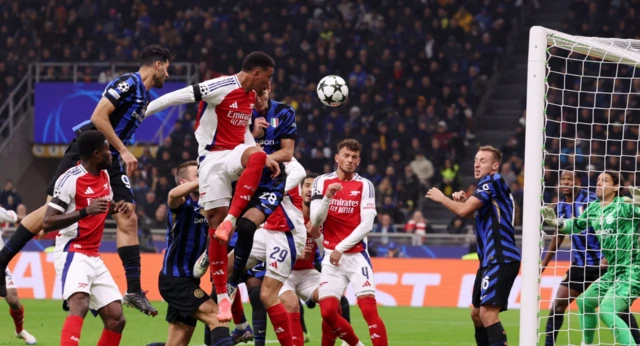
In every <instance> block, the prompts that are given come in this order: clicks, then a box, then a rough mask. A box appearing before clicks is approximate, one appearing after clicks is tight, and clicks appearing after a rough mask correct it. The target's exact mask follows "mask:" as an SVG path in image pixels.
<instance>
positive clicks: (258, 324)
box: [249, 286, 267, 346]
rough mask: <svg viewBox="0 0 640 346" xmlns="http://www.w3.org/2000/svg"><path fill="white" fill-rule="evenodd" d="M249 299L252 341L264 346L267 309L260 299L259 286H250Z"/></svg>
mask: <svg viewBox="0 0 640 346" xmlns="http://www.w3.org/2000/svg"><path fill="white" fill-rule="evenodd" d="M249 301H250V302H251V308H252V319H251V322H252V323H253V334H254V339H253V342H254V343H255V346H264V343H265V339H266V337H267V311H266V310H265V309H264V305H263V304H262V301H261V300H260V287H259V286H258V287H252V288H251V289H250V290H249Z"/></svg>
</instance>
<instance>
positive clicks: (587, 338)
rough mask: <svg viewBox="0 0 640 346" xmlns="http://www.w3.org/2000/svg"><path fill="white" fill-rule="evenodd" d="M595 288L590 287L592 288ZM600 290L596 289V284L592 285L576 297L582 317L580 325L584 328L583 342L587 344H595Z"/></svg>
mask: <svg viewBox="0 0 640 346" xmlns="http://www.w3.org/2000/svg"><path fill="white" fill-rule="evenodd" d="M592 287H593V289H590V288H592ZM598 301H599V292H598V290H597V289H595V286H590V287H589V288H588V289H587V290H586V291H584V292H583V293H582V294H581V295H580V296H579V297H578V298H576V304H577V305H578V310H579V311H580V313H579V314H578V318H579V319H580V327H581V328H582V342H584V343H585V344H593V339H594V337H595V333H596V328H597V327H598V323H599V321H598V312H597V311H596V308H597V307H598Z"/></svg>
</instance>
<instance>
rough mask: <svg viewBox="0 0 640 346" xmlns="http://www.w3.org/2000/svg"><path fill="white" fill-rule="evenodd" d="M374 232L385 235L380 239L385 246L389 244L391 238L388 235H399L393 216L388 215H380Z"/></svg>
mask: <svg viewBox="0 0 640 346" xmlns="http://www.w3.org/2000/svg"><path fill="white" fill-rule="evenodd" d="M373 232H374V233H376V234H382V235H383V236H382V237H380V242H381V243H382V244H385V245H386V244H387V243H389V237H388V236H386V235H387V234H390V233H398V231H397V230H396V227H395V226H394V225H393V220H392V219H391V215H389V214H387V213H385V214H382V215H380V217H378V224H377V225H376V226H375V228H374V229H373Z"/></svg>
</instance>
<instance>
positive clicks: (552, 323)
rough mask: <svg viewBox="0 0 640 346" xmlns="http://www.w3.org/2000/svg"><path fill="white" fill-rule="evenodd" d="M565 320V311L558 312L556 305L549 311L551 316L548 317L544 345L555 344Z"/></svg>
mask: <svg viewBox="0 0 640 346" xmlns="http://www.w3.org/2000/svg"><path fill="white" fill-rule="evenodd" d="M563 322H564V313H562V314H558V313H556V311H555V309H554V307H551V310H550V311H549V318H548V319H547V327H546V330H545V331H546V334H547V336H546V337H545V341H544V345H545V346H554V345H555V344H556V339H557V338H558V332H559V331H560V328H562V323H563Z"/></svg>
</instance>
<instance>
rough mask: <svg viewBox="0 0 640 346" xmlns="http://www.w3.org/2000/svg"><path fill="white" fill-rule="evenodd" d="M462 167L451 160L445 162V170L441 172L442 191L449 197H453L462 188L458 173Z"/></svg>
mask: <svg viewBox="0 0 640 346" xmlns="http://www.w3.org/2000/svg"><path fill="white" fill-rule="evenodd" d="M459 170H460V167H459V166H458V165H457V164H454V163H452V162H451V160H445V161H444V168H443V169H442V170H441V171H440V179H439V180H440V190H441V191H442V192H443V193H444V194H445V195H447V196H451V194H452V193H454V192H456V191H458V189H459V188H460V181H459V177H458V171H459Z"/></svg>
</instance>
